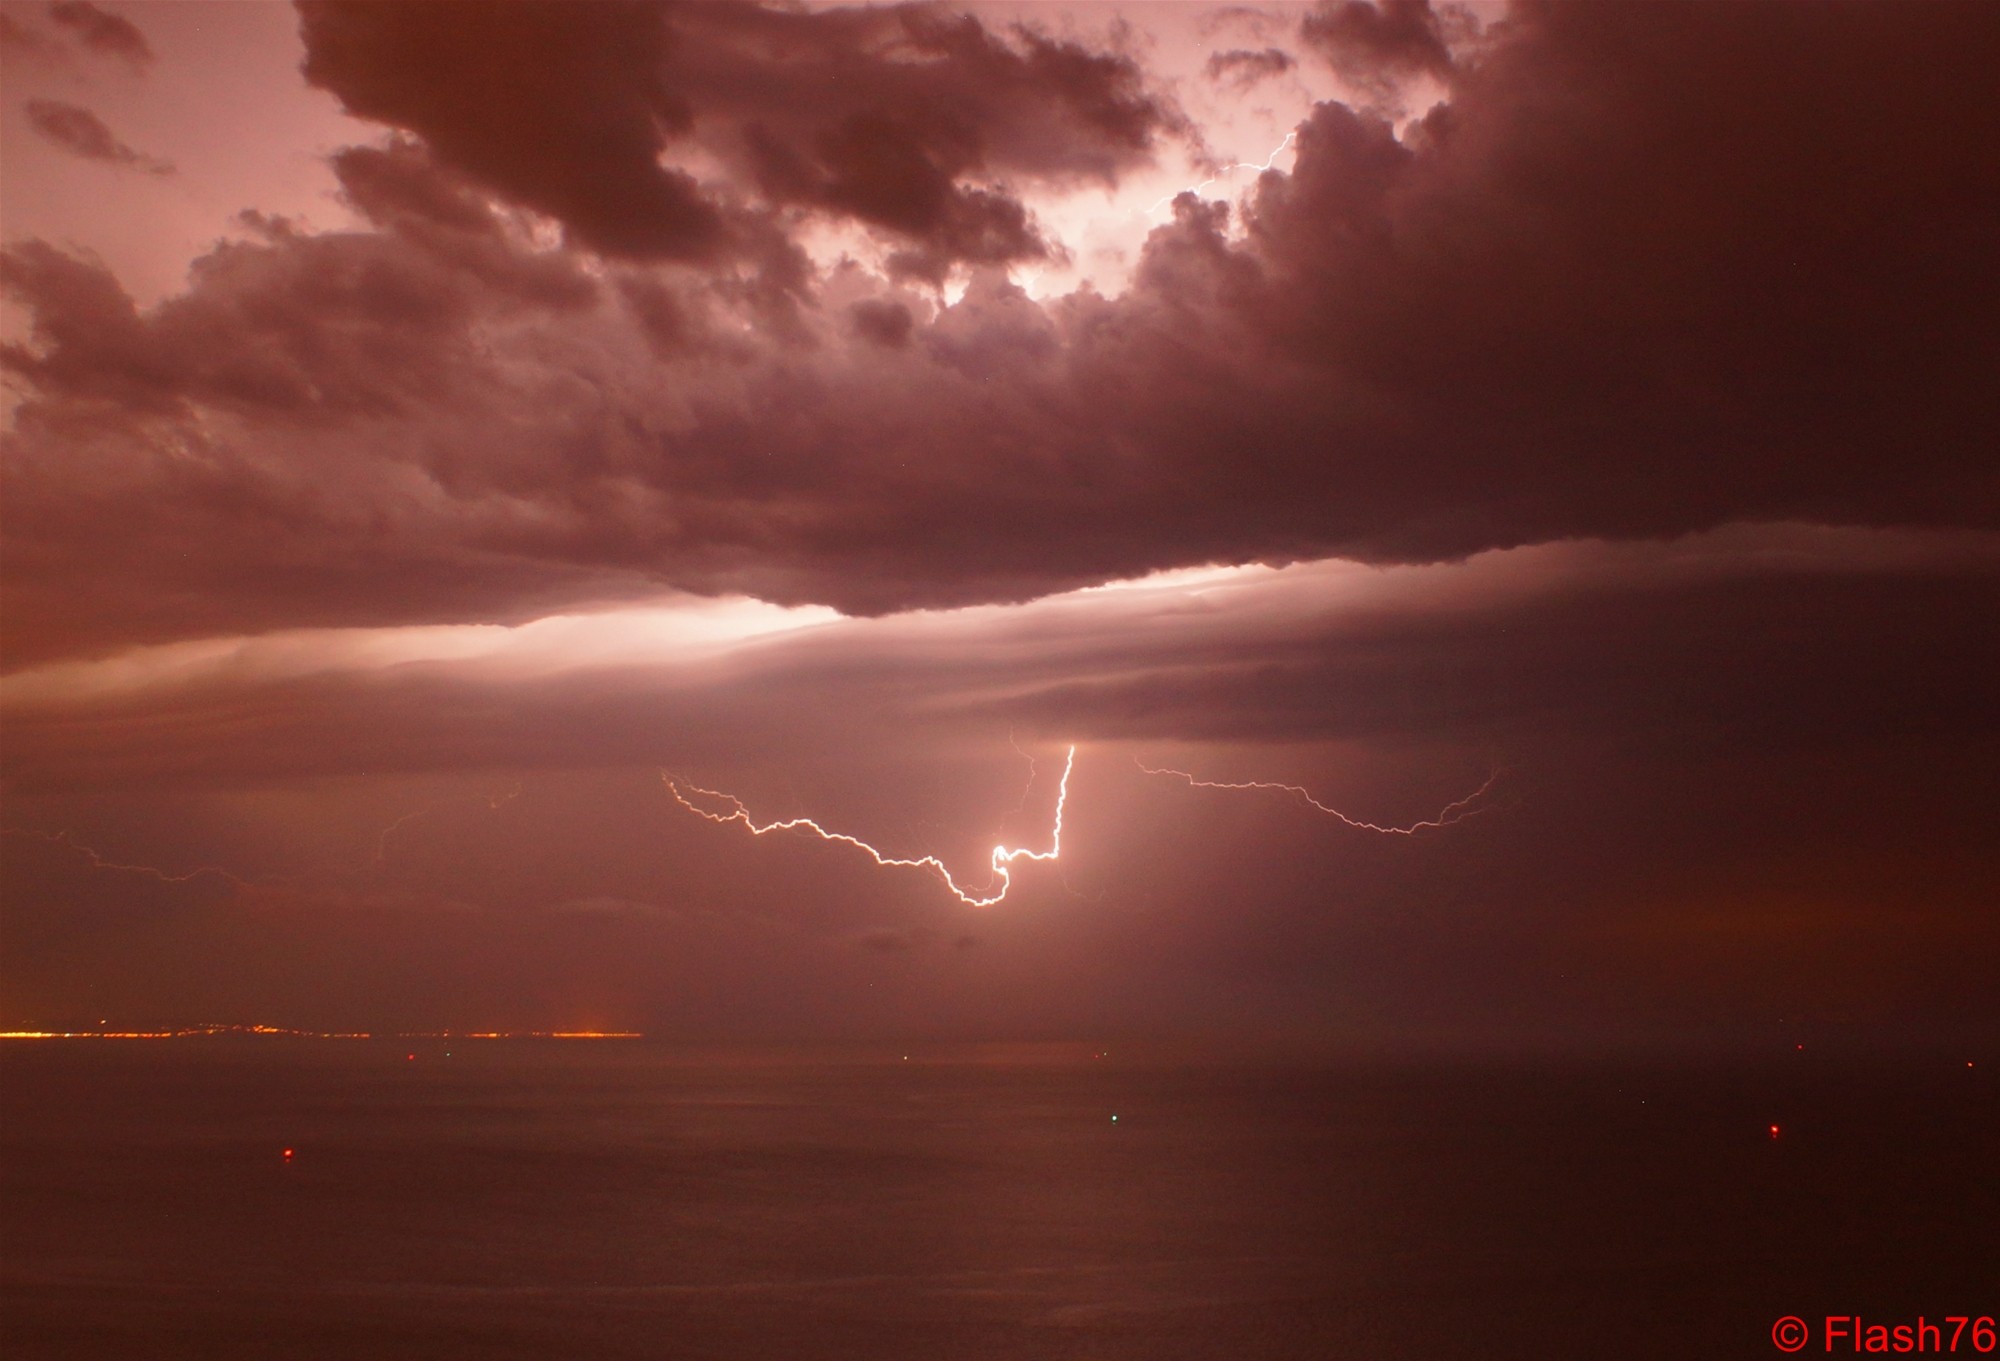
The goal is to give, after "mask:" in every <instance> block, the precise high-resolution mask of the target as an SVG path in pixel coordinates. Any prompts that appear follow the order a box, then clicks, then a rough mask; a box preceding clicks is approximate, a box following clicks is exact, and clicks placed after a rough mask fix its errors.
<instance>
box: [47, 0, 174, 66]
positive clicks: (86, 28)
mask: <svg viewBox="0 0 2000 1361" xmlns="http://www.w3.org/2000/svg"><path fill="white" fill-rule="evenodd" d="M49 18H50V19H51V20H52V21H53V22H55V23H57V24H59V25H61V26H62V27H63V28H66V29H68V30H69V31H70V32H72V33H74V34H75V35H76V37H77V41H79V42H81V43H82V44H83V45H84V46H85V47H87V48H89V49H90V50H91V51H92V52H97V53H101V54H103V55H105V56H109V57H119V58H122V59H123V60H125V61H127V62H130V63H131V64H132V65H133V66H134V67H143V66H147V65H150V64H151V63H152V60H153V48H152V45H151V44H149V43H148V42H147V41H146V35H145V34H144V33H142V32H140V31H139V27H138V25H136V24H134V23H133V22H132V21H131V20H130V19H126V18H124V17H122V16H120V15H116V14H109V13H106V12H105V11H104V10H101V9H99V8H98V7H97V6H95V5H93V4H90V3H88V0H55V3H54V4H52V5H50V6H49Z"/></svg>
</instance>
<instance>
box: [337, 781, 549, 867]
mask: <svg viewBox="0 0 2000 1361" xmlns="http://www.w3.org/2000/svg"><path fill="white" fill-rule="evenodd" d="M521 788H522V786H521V782H520V781H519V780H516V781H515V782H514V787H513V788H512V789H510V790H507V791H506V792H504V793H499V794H493V793H487V794H472V795H464V796H461V797H459V798H455V799H440V800H439V801H438V802H436V803H427V804H425V805H424V806H423V807H421V808H417V809H413V810H411V811H410V812H408V813H405V814H403V816H401V817H399V818H397V819H396V820H395V821H394V822H392V823H390V824H389V825H388V826H387V827H384V828H383V829H382V830H381V831H379V832H377V833H376V834H375V858H374V859H373V860H372V861H370V862H369V863H371V864H375V865H381V864H385V863H387V861H388V859H389V837H390V835H391V834H393V833H395V832H398V831H401V830H402V829H403V828H404V827H406V826H408V825H409V824H410V823H412V822H415V821H416V820H417V819H418V818H427V817H429V816H430V815H431V814H432V813H438V812H442V811H444V810H445V809H447V808H452V807H455V806H457V805H458V804H461V803H466V802H468V801H470V800H471V799H475V798H482V799H485V800H486V807H487V808H488V809H489V810H490V811H493V812H498V811H499V810H500V808H501V807H503V806H504V805H506V804H509V803H512V802H513V801H514V800H515V799H518V798H520V797H521Z"/></svg>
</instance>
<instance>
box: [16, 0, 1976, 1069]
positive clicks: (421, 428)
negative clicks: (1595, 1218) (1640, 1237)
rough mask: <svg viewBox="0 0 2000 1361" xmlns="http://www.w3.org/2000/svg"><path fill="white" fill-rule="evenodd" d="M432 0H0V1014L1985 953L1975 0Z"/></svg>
mask: <svg viewBox="0 0 2000 1361" xmlns="http://www.w3.org/2000/svg"><path fill="white" fill-rule="evenodd" d="M471 12H472V11H470V10H469V9H467V8H464V7H459V6H452V5H441V6H435V5H428V4H423V3H412V4H408V5H398V6H378V5H367V4H348V3H309V4H305V5H302V6H300V7H298V8H294V7H293V6H291V5H286V4H278V3H269V4H262V3H260V4H208V3H179V4H171V5H169V4H157V5H139V4H124V5H119V4H110V3H107V4H102V5H97V4H88V3H85V4H78V3H68V4H56V5H53V6H51V5H48V4H43V3H13V2H12V0H8V2H7V3H4V4H0V17H4V20H5V29H4V32H3V33H0V37H4V39H5V43H4V62H5V76H6V80H5V88H4V95H0V161H4V166H5V177H6V178H5V197H4V208H0V213H4V222H0V227H3V228H4V238H5V255H4V273H0V280H4V283H5V285H6V291H5V302H4V306H0V343H4V346H5V348H4V349H0V370H4V376H5V379H6V389H5V390H6V394H7V395H6V399H5V401H6V407H7V422H8V427H7V431H6V436H5V439H6V444H5V462H4V464H0V479H4V487H0V492H4V496H5V500H4V502H0V507H4V508H3V509H0V516H4V520H0V528H4V542H5V547H4V557H0V586H4V590H5V597H4V604H5V631H4V642H5V654H4V657H0V721H4V722H5V725H6V728H7V741H6V749H5V752H4V756H0V824H4V826H5V828H6V829H7V833H6V836H5V839H4V845H0V853H4V855H5V860H4V861H0V866H4V873H5V888H6V894H5V908H6V916H5V919H4V920H5V931H6V933H7V939H6V948H5V950H4V952H0V979H4V986H0V997H4V999H5V1000H4V1001H3V1002H0V1008H4V1011H0V1024H4V1025H5V1026H8V1027H20V1028H36V1027H55V1028H61V1027H63V1026H66V1025H69V1024H71V1023H72V1022H74V1021H76V1020H77V1019H78V1018H80V1017H85V1016H88V1017H90V1018H96V1017H99V1016H104V1015H114V1014H115V1015H116V1016H117V1017H118V1018H119V1019H120V1020H121V1022H125V1023H129V1024H132V1025H141V1026H151V1025H173V1024H183V1023H193V1022H201V1021H217V1020H221V1021H240V1022H263V1023H271V1024H280V1025H299V1026H306V1027H315V1028H342V1027H362V1028H368V1027H378V1028H380V1027H389V1028H393V1027H397V1026H404V1027H433V1028H435V1027H439V1026H458V1027H472V1028H501V1029H550V1028H566V1027H572V1026H595V1027H605V1026H609V1027H613V1028H632V1029H644V1030H648V1031H649V1032H658V1033H686V1034H689V1035H737V1034H758V1035H766V1034H770V1035H798V1034H801V1033H807V1034H822V1033H839V1034H856V1035H896V1036H907V1035H940V1036H943V1035H951V1036H984V1037H992V1036H1013V1035H1037V1036H1049V1035H1063V1036H1075V1035H1085V1034H1089V1035H1095V1034H1111V1033H1118V1034H1230V1035H1260V1036H1261V1035H1270V1036H1280V1037H1284V1038H1286V1039H1287V1040H1291V1041H1298V1042H1310V1043H1328V1044H1335V1043H1350V1042H1351V1043H1356V1044H1389V1043H1402V1042H1424V1043H1429V1042H1439V1043H1479V1044H1487V1043H1491V1044H1511V1043H1517V1042H1518V1043H1542V1042H1575V1041H1577V1040H1578V1038H1579V1037H1584V1036H1625V1037H1630V1038H1655V1039H1657V1038H1659V1037H1663V1036H1664V1037H1684V1038H1685V1037H1697V1038H1703V1039H1708V1038H1715V1037H1719V1036H1720V1037H1729V1038H1730V1039H1731V1040H1732V1042H1745V1043H1762V1042H1764V1041H1765V1040H1766V1039H1770V1038H1772V1037H1773V1036H1774V1035H1775V1031H1774V1030H1773V1026H1774V1024H1775V1022H1774V1020H1773V1018H1774V1017H1777V1016H1784V1015H1790V1016H1793V1017H1805V1018H1808V1023H1810V1024H1813V1025H1818V1026H1821V1027H1824V1028H1825V1029H1826V1030H1827V1031H1828V1032H1829V1033H1832V1032H1836V1031H1837V1032H1839V1033H1843V1034H1854V1035H1894V1036H1907V1035H1911V1034H1916V1035H1933V1034H1946V1033H1950V1034H1956V1033H1959V1032H1960V1031H1963V1030H1967V1029H1972V1030H1976V1029H1977V1028H1978V1026H1979V1025H1980V1024H1983V1022H1981V1021H1979V1019H1978V1018H1980V1017H1982V1016H1984V1017H1987V1018H1989V1020H1990V1017H1991V1015H1993V1014H1994V1012H1993V1009H1992V1007H1991V1006H1990V1005H1988V1004H1990V1002H1991V1001H1992V1000H1993V997H1992V992H1991V989H1992V986H1993V985H1992V983H1991V978H1992V977H1993V972H1992V970H1991V968H1990V967H1989V966H1990V964H1991V962H1992V960H1993V957H1994V947H1995V945H1996V943H2000V937H1996V935H1995V934H1994V927H1993V925H1992V923H1991V919H1990V914H1989V913H1987V912H1985V911H1984V910H1983V908H1982V906H1981V905H1982V904H1987V903H1990V901H1991V899H1992V892H1993V890H1994V889H1995V888H1996V886H2000V877H1996V874H1995V870H1996V861H1995V859H1994V855H1993V852H1992V848H1991V845H1990V844H1989V842H1990V837H1989V836H1987V835H1986V832H1987V831H1989V830H1990V812H1991V807H1992V796H1993V790H1992V776H1991V773H1990V772H1991V770H1992V768H1993V757H1994V756H1995V755H2000V753H1996V751H1995V745H1996V744H1995V741H1994V738H1995V729H1994V727H1993V713H1994V710H1993V706H1992V704H1991V681H1990V677H1991V675H1992V674H1993V670H1992V668H1993V663H1994V662H1995V660H1996V658H1995V657H1994V655H1993V646H1992V643H1991V641H1990V640H1991V639H1992V638H1993V637H1995V636H2000V630H1996V629H1995V628H1994V625H1995V624H1996V623H2000V618H1996V615H1997V614H2000V611H1996V609H1995V605H1996V596H1995V591H1994V586H1995V577H1996V569H2000V533H1996V529H2000V496H1996V491H1997V490H2000V487H1996V481H1995V473H1994V464H1993V461H1992V458H1991V449H1992V447H1993V441H1992V435H1993V429H1994V425H1995V420H1996V412H1995V399H1994V396H1993V388H1992V384H1991V382H1990V372H1991V359H1992V356H1993V354H1994V352H1995V344H1996V336H1995V317H1996V316H2000V269H1996V264H1995V261H1996V259H2000V251H1995V250H1994V249H1992V247H1993V245H1994V242H1993V239H1992V238H1993V229H1992V223H1993V221H1994V217H1995V214H1996V212H2000V188H1996V183H1995V176H1994V173H1993V169H1992V165H1991V157H1990V153H1989V152H1988V151H1986V150H1985V148H1989V147H1990V146H1991V145H1992V144H1993V141H1994V138H1995V134H1996V133H2000V99H1996V98H1995V97H1994V96H1993V95H1992V94H1991V93H1989V90H1990V87H1991V81H1990V79H1989V78H1987V76H1986V73H1987V72H1988V71H1990V59H1991V58H1992V57H1994V56H1997V55H2000V23H1996V22H1995V19H1994V15H1993V11H1992V10H1991V9H1990V8H1989V7H1982V6H1951V5H1929V4H1925V5H1873V6H1870V5H1863V6H1857V7H1851V8H1848V9H1842V10H1837V11H1836V10H1831V9H1820V8H1812V7H1803V6H1796V5H1789V4H1762V3H1743V4H1738V5H1731V6H1726V7H1719V6H1706V7H1704V6H1685V5H1678V4H1660V5H1648V6H1643V7H1640V6H1620V7H1612V6H1591V5H1574V4H1543V3H1523V4H1519V5H1514V6H1504V5H1498V4H1493V5H1475V6H1470V7H1466V6H1437V7H1432V6H1427V5H1425V4H1423V3H1407V2H1403V0H1396V2H1394V3H1392V2H1390V0H1384V2H1383V3H1382V4H1381V5H1379V7H1378V6H1377V5H1374V4H1369V3H1365V2H1364V0H1321V2H1320V3H1315V4H1297V5H1266V6H1254V7H1242V6H1221V5H1214V6H1210V5H1198V4H1177V5H1133V4H1123V5H1112V4H1080V5H1073V6H1060V5H1049V4H1016V5H998V4H989V5H975V6H970V7H957V6H943V7H939V6H917V7H908V6H902V7H897V6H890V7H877V8H873V9H866V10H863V9H849V8H842V7H835V6H813V7H810V8H807V9H777V8H763V7H760V6H756V5H751V4H723V5H711V6H700V7H692V8H676V7H671V6H668V7H654V6H650V5H645V4H639V5H633V6H629V7H620V6H587V7H586V6H562V5H558V6H554V7H545V6H534V5H513V4H506V5H495V6H489V7H481V9H480V10H479V11H478V12H479V13H480V15H481V16H482V18H481V22H480V23H478V24H471V23H468V22H467V16H468V15H469V14H470V13H471ZM1864 71H1865V72H1866V73H1867V75H1866V76H1865V78H1864V77H1863V75H1862V74H1861V73H1862V72H1864ZM1246 162H1247V163H1251V164H1252V165H1254V166H1259V167H1268V168H1263V169H1253V168H1246V166H1245V165H1244V163H1246ZM1191 187H1193V188H1194V190H1195V191H1194V192H1183V191H1187V190H1189V189H1190V188H1191ZM1071 744H1075V747H1076V751H1077V756H1076V767H1075V778H1074V784H1073V788H1072V790H1071V793H1070V799H1069V802H1068V804H1067V808H1066V812H1067V816H1068V818H1069V821H1068V822H1067V823H1066V824H1065V832H1064V837H1065V840H1064V843H1063V856H1062V864H1061V866H1060V869H1057V868H1056V867H1054V866H1052V865H1048V864H1043V863H1040V862H1035V861H1025V860H1024V861H1021V862H1019V863H1018V864H1016V865H1015V867H1014V872H1015V875H1016V882H1015V884H1014V886H1013V887H1012V889H1011V890H1010V892H1009V894H1008V896H1007V897H1006V898H1005V900H1004V901H1003V902H1000V903H996V904H994V905H992V906H990V907H985V908H974V907H972V906H970V905H968V904H967V903H965V902H962V901H958V900H955V899H954V898H953V897H952V895H951V894H949V893H944V892H942V886H941V885H940V883H939V882H938V880H937V879H936V878H935V877H934V876H931V875H928V874H926V873H910V872H908V871H907V870H898V869H897V868H896V867H893V866H891V867H884V866H881V865H879V864H875V863H871V862H869V861H868V860H867V858H866V857H863V856H857V855H854V854H850V853H848V852H849V851H851V849H852V848H851V847H847V848H844V847H842V846H839V845H828V844H826V843H824V842H819V841H815V839H814V838H812V837H810V836H792V837H790V838H789V839H787V838H786V837H784V836H781V835H775V834H774V835H772V836H765V837H761V838H759V837H753V836H750V835H749V834H748V831H747V829H745V828H744V827H743V826H742V825H741V824H736V825H720V826H718V825H714V824H711V823H707V822H704V821H702V820H701V819H699V818H697V817H694V816H692V815H691V814H689V813H688V811H687V810H686V809H684V808H681V807H678V806H676V804H675V803H674V801H673V800H672V798H671V797H669V795H668V793H667V792H666V791H665V790H664V789H663V786H662V784H661V781H660V773H661V772H662V771H663V770H664V771H667V772H670V773H671V774H673V776H674V777H675V778H677V779H679V780H682V781H685V782H687V783H689V784H690V785H698V786H701V787H705V788H712V789H719V790H724V791H728V793H729V794H730V795H733V796H736V797H740V798H741V799H742V800H744V806H745V807H747V808H749V809H750V810H752V811H753V812H754V813H755V815H756V818H757V820H758V822H759V823H760V824H761V823H763V822H768V821H771V820H774V819H783V818H797V817H810V818H814V819H817V820H819V822H820V823H821V824H823V825H824V826H826V827H829V828H835V829H838V830H840V831H842V832H845V833H851V834H852V835H854V836H857V837H862V838H865V839H866V840H867V841H868V843H869V844H870V845H871V846H874V847H877V848H878V849H879V850H880V851H881V852H882V853H883V854H885V855H887V856H889V857H891V858H905V859H921V858H922V857H926V856H936V857H940V858H942V859H944V860H945V861H947V862H948V863H949V864H950V865H952V866H954V867H956V869H955V872H960V873H962V874H963V875H967V876H971V877H973V878H977V877H978V876H979V875H980V874H982V873H983V872H984V869H985V867H986V866H987V864H988V860H989V857H990V856H991V854H992V847H993V846H994V845H995V844H1001V845H1007V846H1017V847H1027V846H1035V847H1039V846H1041V845H1042V844H1043V841H1042V838H1044V837H1046V835H1047V833H1048V829H1049V816H1050V813H1051V811H1052V808H1051V805H1050V800H1051V799H1053V797H1054V793H1053V788H1052V786H1051V783H1050V780H1049V779H1047V778H1044V779H1040V780H1037V781H1036V782H1035V783H1033V784H1032V785H1030V786H1029V787H1028V788H1027V790H1026V792H1025V793H1024V792H1023V782H1024V776H1025V772H1026V766H1025V765H1024V763H1023V760H1022V756H1021V755H1020V754H1018V753H1022V752H1025V753H1027V754H1029V755H1031V756H1032V757H1034V758H1035V759H1036V760H1037V761H1038V762H1039V765H1038V769H1040V771H1041V773H1042V774H1043V775H1044V776H1048V775H1049V774H1050V772H1052V771H1054V770H1056V769H1058V768H1060V766H1061V762H1062V754H1063V752H1064V751H1065V750H1066V749H1067V748H1068V747H1069V746H1070V745H1071ZM1140 761H1143V762H1145V763H1146V764H1148V765H1152V766H1172V767H1174V768H1177V769H1182V770H1189V771H1196V772H1199V773H1200V774H1201V775H1202V776H1203V778H1204V779H1207V780H1210V781H1213V782H1216V783H1224V784H1226V783H1239V784H1255V783H1260V782H1262V783H1277V784H1297V785H1300V786H1304V787H1309V788H1310V789H1311V790H1312V791H1313V793H1314V796H1315V797H1320V798H1324V799H1325V800H1326V801H1327V803H1328V804H1329V805H1330V806H1334V807H1337V808H1340V809H1341V810H1343V812H1348V813H1351V815H1352V816H1353V817H1354V818H1355V819H1356V820H1357V821H1361V822H1375V823H1382V824H1385V825H1388V824H1396V825H1402V824H1408V823H1412V822H1417V821H1421V820H1423V819H1426V818H1429V817H1433V816H1435V815H1436V813H1437V810H1439V809H1440V808H1444V807H1446V806H1447V805H1449V804H1451V803H1452V801H1453V800H1455V799H1458V798H1460V797H1462V796H1464V795H1465V794H1466V793H1468V792H1469V791H1471V790H1473V789H1475V788H1478V787H1480V786H1481V782H1482V781H1484V780H1486V779H1487V778H1488V777H1489V776H1492V775H1494V773H1495V772H1496V771H1497V772H1499V774H1498V776H1497V778H1496V779H1495V781H1494V784H1493V786H1492V790H1491V797H1490V799H1489V800H1488V801H1487V802H1485V803H1483V804H1482V805H1481V811H1480V813H1479V816H1477V817H1476V818H1471V819H1467V820H1466V821H1464V822H1462V823H1455V824H1454V825H1453V826H1451V827H1449V828H1436V829H1427V830H1425V831H1424V832H1422V833H1421V834H1419V835H1416V836H1411V837H1394V838H1387V839H1384V838H1381V837H1379V836H1375V835H1372V834H1370V833H1368V832H1366V831H1358V830H1356V829H1355V828H1354V827H1352V826H1348V825H1344V824H1336V823H1330V822H1329V821H1328V820H1326V819H1324V818H1315V817H1314V816H1313V815H1312V809H1311V808H1310V806H1309V805H1305V804H1303V803H1301V802H1300V801H1299V800H1296V799H1288V798H1287V797H1285V796H1284V795H1283V794H1282V792H1281V791H1275V793H1276V796H1275V797H1266V795H1269V794H1273V793H1274V791H1268V790H1267V791H1257V790H1253V789H1238V790H1226V789H1215V788H1206V789H1205V788H1201V787H1199V786H1190V785H1189V784H1188V783H1186V782H1185V781H1175V780H1171V779H1168V780H1161V779H1155V778H1149V777H1148V776H1147V775H1146V774H1145V773H1144V771H1143V770H1142V769H1141V768H1140V766H1139V764H1137V762H1140ZM717 806H718V807H725V806H726V805H717ZM200 866H215V867H218V868H219V869H220V870H222V871H226V873H210V874H203V875H198V876H196V877H195V878H193V879H184V878H183V877H182V876H184V875H185V874H186V872H187V871H188V870H190V869H193V868H196V867H200ZM120 867H124V868H120ZM132 867H140V868H132ZM148 871H152V872H148ZM1787 1024H1797V1022H1788V1023H1787ZM1790 1042H1791V1041H1790V1040H1787V1041H1786V1043H1790Z"/></svg>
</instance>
